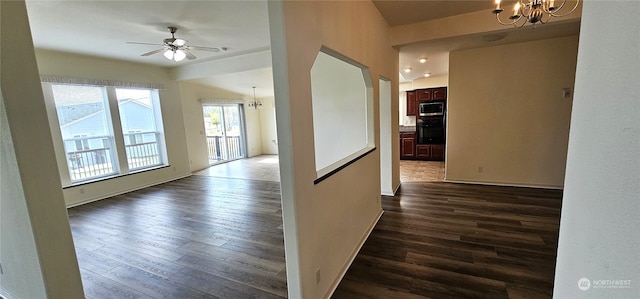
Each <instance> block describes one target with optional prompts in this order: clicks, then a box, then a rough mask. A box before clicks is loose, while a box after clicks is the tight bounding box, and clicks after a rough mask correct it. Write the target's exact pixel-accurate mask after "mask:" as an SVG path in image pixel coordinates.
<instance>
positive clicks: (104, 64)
mask: <svg viewBox="0 0 640 299" xmlns="http://www.w3.org/2000/svg"><path fill="white" fill-rule="evenodd" d="M36 58H37V61H38V68H39V70H40V74H43V75H55V76H63V77H73V78H87V79H105V80H118V81H129V82H145V83H161V84H165V89H163V90H160V92H159V94H160V104H161V110H162V119H163V123H164V133H165V140H166V144H167V155H168V160H169V164H170V167H165V168H161V169H158V170H152V171H145V172H142V173H138V174H132V175H128V176H126V177H119V178H113V179H108V180H103V181H99V182H95V183H89V184H84V185H81V186H76V187H70V188H65V189H64V195H65V201H66V203H67V205H77V204H80V203H83V202H87V201H92V200H96V199H102V198H106V197H110V196H113V195H116V194H120V193H124V192H128V191H131V190H135V189H139V188H143V187H146V186H151V185H155V184H158V183H161V182H165V181H170V180H174V179H177V178H181V177H184V176H188V175H190V173H191V172H190V169H189V164H188V161H189V160H188V156H187V153H188V151H187V146H186V144H187V143H186V138H185V132H184V122H183V118H182V106H181V103H180V93H179V91H178V85H177V83H175V82H173V81H172V80H171V79H170V76H169V71H168V70H167V69H165V68H160V67H154V66H149V65H144V64H136V63H131V62H126V61H118V60H111V59H105V58H96V57H90V56H83V55H76V54H70V53H61V52H55V51H48V50H37V51H36ZM54 129H55V128H54ZM59 167H60V171H66V169H65V168H66V166H65V165H60V166H59Z"/></svg>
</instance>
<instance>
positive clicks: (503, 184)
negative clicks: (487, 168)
mask: <svg viewBox="0 0 640 299" xmlns="http://www.w3.org/2000/svg"><path fill="white" fill-rule="evenodd" d="M444 182H445V183H456V184H471V185H487V186H503V187H524V188H538V189H552V190H562V189H564V186H550V185H532V184H514V183H495V182H479V181H465V180H449V179H444Z"/></svg>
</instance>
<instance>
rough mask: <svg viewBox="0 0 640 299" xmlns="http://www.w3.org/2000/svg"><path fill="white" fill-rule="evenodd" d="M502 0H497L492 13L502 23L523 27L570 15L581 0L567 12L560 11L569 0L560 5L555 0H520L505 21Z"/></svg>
mask: <svg viewBox="0 0 640 299" xmlns="http://www.w3.org/2000/svg"><path fill="white" fill-rule="evenodd" d="M500 2H501V0H495V3H496V8H495V9H494V10H492V11H491V13H493V14H495V15H496V19H497V20H498V22H499V23H500V24H502V25H506V26H511V25H513V26H515V27H516V28H522V27H524V25H526V24H527V23H531V24H533V26H534V28H535V26H536V24H538V23H540V24H546V23H547V22H549V20H550V19H551V17H564V16H568V15H570V14H572V13H573V12H574V11H575V10H576V8H578V5H579V4H580V0H576V4H575V5H574V6H573V8H572V9H571V10H569V11H568V12H565V13H560V11H561V10H562V9H563V8H564V7H565V4H566V3H567V0H562V3H561V4H560V5H556V1H555V0H528V1H525V0H518V1H517V2H516V4H515V5H514V6H513V14H511V16H509V20H511V21H510V22H509V21H507V22H503V21H502V20H501V19H500V13H501V12H503V11H504V9H503V8H501V7H500ZM558 2H560V0H559V1H558ZM565 11H566V10H565ZM520 21H522V23H519V22H520Z"/></svg>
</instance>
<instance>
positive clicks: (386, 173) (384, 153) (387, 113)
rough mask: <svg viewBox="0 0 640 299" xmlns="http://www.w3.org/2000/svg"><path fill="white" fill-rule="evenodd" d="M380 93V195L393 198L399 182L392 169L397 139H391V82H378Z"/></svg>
mask: <svg viewBox="0 0 640 299" xmlns="http://www.w3.org/2000/svg"><path fill="white" fill-rule="evenodd" d="M378 86H379V89H380V91H379V92H378V94H379V98H380V109H379V110H380V194H382V195H387V196H393V195H394V193H395V191H396V189H398V187H399V186H400V182H399V181H398V182H394V180H393V178H394V175H393V174H394V172H396V171H397V172H399V169H397V168H396V169H394V168H393V160H394V159H393V145H394V144H396V143H398V142H397V141H398V138H393V136H394V135H393V131H394V128H395V127H394V126H393V125H392V124H393V120H392V114H391V111H392V110H393V109H392V108H391V107H392V106H393V105H392V104H391V102H392V101H393V99H392V97H391V81H388V80H385V79H382V78H381V79H379V80H378Z"/></svg>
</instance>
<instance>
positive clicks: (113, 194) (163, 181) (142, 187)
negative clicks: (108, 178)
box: [66, 174, 192, 209]
mask: <svg viewBox="0 0 640 299" xmlns="http://www.w3.org/2000/svg"><path fill="white" fill-rule="evenodd" d="M191 175H192V174H187V175H183V176H179V177H174V178H170V179H166V180H161V181H157V182H154V183H150V184H145V185H141V186H137V187H135V188H130V189H126V190H121V191H118V192H114V193H109V194H107V195H102V196H99V197H95V198H89V199H86V200H82V201H79V202H74V203H71V204H67V205H66V207H67V209H70V208H73V207H77V206H81V205H85V204H88V203H92V202H96V201H99V200H103V199H107V198H109V197H114V196H118V195H121V194H125V193H129V192H133V191H137V190H140V189H144V188H148V187H153V186H157V185H160V184H164V183H168V182H172V181H176V180H179V179H184V178H186V177H190V176H191Z"/></svg>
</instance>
